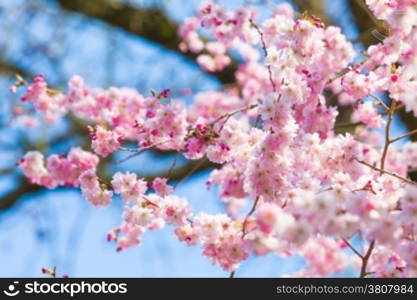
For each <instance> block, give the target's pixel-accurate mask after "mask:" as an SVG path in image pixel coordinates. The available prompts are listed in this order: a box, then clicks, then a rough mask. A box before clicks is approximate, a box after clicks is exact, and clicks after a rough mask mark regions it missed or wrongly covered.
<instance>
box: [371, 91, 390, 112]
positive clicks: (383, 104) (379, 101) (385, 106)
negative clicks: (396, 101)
mask: <svg viewBox="0 0 417 300" xmlns="http://www.w3.org/2000/svg"><path fill="white" fill-rule="evenodd" d="M369 96H371V97H372V98H374V99H375V100H376V101H378V102H377V103H379V104H381V105H382V106H383V107H384V108H385V110H386V111H387V112H388V111H389V110H390V108H389V106H388V105H386V104H385V102H384V101H382V99H380V98H379V97H378V96H375V95H373V94H370V95H369Z"/></svg>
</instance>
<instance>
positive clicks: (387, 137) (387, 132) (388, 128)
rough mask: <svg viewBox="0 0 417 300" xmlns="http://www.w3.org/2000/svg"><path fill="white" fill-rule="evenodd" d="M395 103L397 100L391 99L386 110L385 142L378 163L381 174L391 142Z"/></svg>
mask: <svg viewBox="0 0 417 300" xmlns="http://www.w3.org/2000/svg"><path fill="white" fill-rule="evenodd" d="M396 105H397V102H396V101H395V100H392V103H391V107H390V108H389V110H388V121H387V126H386V127H385V143H384V149H383V150H382V157H381V164H380V166H381V171H380V173H381V174H382V173H383V172H384V171H383V170H384V167H385V160H386V158H387V154H388V148H389V146H390V144H391V140H390V133H391V124H392V119H393V115H394V111H395V106H396Z"/></svg>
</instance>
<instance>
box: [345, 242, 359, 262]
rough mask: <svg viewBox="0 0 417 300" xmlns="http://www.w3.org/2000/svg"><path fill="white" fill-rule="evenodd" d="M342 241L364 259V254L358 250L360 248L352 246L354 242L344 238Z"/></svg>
mask: <svg viewBox="0 0 417 300" xmlns="http://www.w3.org/2000/svg"><path fill="white" fill-rule="evenodd" d="M342 241H343V242H344V243H345V244H346V245H347V246H348V247H349V248H350V249H351V250H352V251H353V252H354V253H355V254H356V255H357V256H359V257H360V258H361V259H362V260H363V255H362V254H361V253H360V252H359V251H358V250H356V248H355V247H353V246H352V244H351V243H349V241H348V240H347V239H342Z"/></svg>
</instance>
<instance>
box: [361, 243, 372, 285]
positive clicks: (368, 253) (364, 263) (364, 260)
mask: <svg viewBox="0 0 417 300" xmlns="http://www.w3.org/2000/svg"><path fill="white" fill-rule="evenodd" d="M374 247H375V240H372V242H371V244H369V248H368V251H366V254H365V256H364V257H363V258H362V267H361V274H360V278H365V276H366V274H367V273H368V272H366V266H367V265H368V262H369V258H370V257H371V254H372V250H373V249H374Z"/></svg>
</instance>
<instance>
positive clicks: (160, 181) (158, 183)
mask: <svg viewBox="0 0 417 300" xmlns="http://www.w3.org/2000/svg"><path fill="white" fill-rule="evenodd" d="M167 180H168V179H167V178H160V177H156V178H155V179H154V180H153V181H152V188H153V189H154V190H155V192H156V193H157V194H158V195H159V196H161V197H165V196H168V195H169V194H171V193H172V191H173V190H174V189H173V188H172V187H171V186H169V185H168V184H167Z"/></svg>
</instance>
